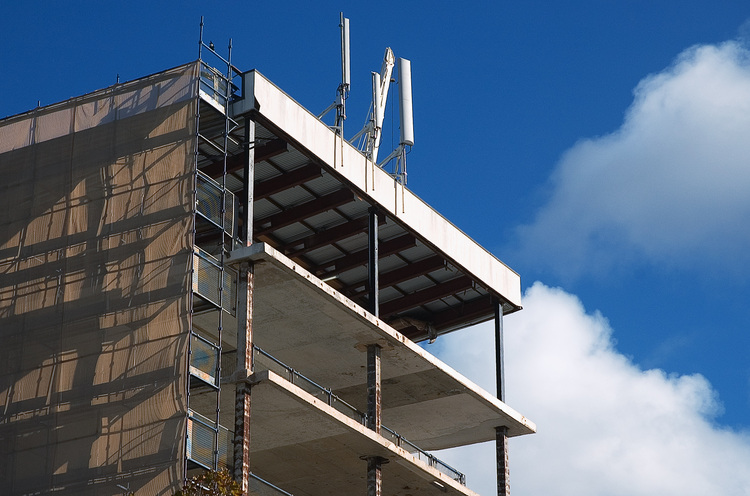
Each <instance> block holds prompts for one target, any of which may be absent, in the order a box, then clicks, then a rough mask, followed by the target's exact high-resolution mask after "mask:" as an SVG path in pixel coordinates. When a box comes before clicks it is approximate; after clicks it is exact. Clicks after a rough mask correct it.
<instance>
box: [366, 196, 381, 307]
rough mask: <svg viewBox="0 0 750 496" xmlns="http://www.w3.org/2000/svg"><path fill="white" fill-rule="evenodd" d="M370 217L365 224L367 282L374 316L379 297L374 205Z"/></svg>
mask: <svg viewBox="0 0 750 496" xmlns="http://www.w3.org/2000/svg"><path fill="white" fill-rule="evenodd" d="M369 213H370V218H369V221H368V225H367V248H368V249H367V251H368V262H367V282H368V284H369V287H370V295H369V297H368V305H369V307H370V308H368V310H370V313H371V314H373V315H374V316H375V317H379V316H380V298H379V292H380V288H379V284H378V211H377V209H376V208H375V207H372V208H370V210H369Z"/></svg>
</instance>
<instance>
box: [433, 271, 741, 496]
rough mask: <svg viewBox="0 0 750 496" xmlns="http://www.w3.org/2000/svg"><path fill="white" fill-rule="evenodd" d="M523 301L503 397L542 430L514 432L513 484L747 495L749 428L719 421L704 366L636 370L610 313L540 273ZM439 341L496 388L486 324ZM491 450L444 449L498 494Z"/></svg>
mask: <svg viewBox="0 0 750 496" xmlns="http://www.w3.org/2000/svg"><path fill="white" fill-rule="evenodd" d="M523 305H524V310H523V311H522V312H520V313H518V314H515V315H513V316H510V317H507V318H506V326H505V327H506V329H505V345H506V366H507V377H506V381H507V383H506V387H507V389H508V394H507V396H508V403H509V404H510V405H511V406H512V407H513V408H515V409H517V410H519V411H520V412H521V413H523V414H524V415H526V416H528V417H529V418H530V419H531V420H533V421H534V422H536V424H537V427H538V433H536V434H533V435H531V436H525V437H521V438H516V439H512V440H511V446H510V449H511V451H510V460H511V487H512V493H513V494H515V495H518V496H521V495H534V494H554V495H560V496H566V495H576V496H587V495H592V496H593V495H603V494H605V495H614V496H617V495H628V496H646V495H649V496H651V495H653V496H657V495H658V496H670V495H680V496H691V495H696V496H697V495H701V496H704V495H708V494H717V495H718V494H720V495H722V496H735V495H737V496H739V495H748V494H750V471H748V470H747V467H748V466H750V436H748V435H747V434H746V433H739V432H735V431H732V430H729V429H726V428H723V427H721V426H720V425H717V424H716V423H715V421H714V420H715V415H716V414H717V413H719V412H720V409H721V406H720V404H719V403H718V402H717V399H716V396H715V393H714V392H713V390H712V389H711V386H710V384H709V383H708V382H707V381H706V380H705V379H704V378H703V377H702V376H700V375H682V376H678V375H669V374H666V373H665V372H663V371H661V370H656V369H654V370H642V369H640V368H639V367H637V366H636V365H634V364H633V363H632V362H631V361H630V360H629V359H628V358H626V357H625V356H623V355H622V354H620V353H618V352H617V350H616V349H615V347H614V345H613V342H612V339H611V329H610V327H609V325H608V323H607V321H606V319H605V318H603V317H602V316H601V315H599V314H593V315H591V314H587V313H586V312H585V310H584V308H583V306H582V304H581V303H580V301H579V300H578V299H577V298H576V297H575V296H573V295H570V294H568V293H565V292H564V291H562V290H560V289H553V288H549V287H546V286H544V285H543V284H541V283H536V284H535V285H534V286H533V287H532V288H531V289H529V291H528V292H527V294H526V295H525V297H524V302H523ZM438 343H439V346H438V347H437V348H432V349H431V351H433V352H435V351H434V350H436V349H437V350H439V351H438V352H437V354H438V355H439V356H441V357H442V358H443V359H444V360H445V361H446V362H448V363H450V364H452V365H453V366H454V367H455V368H457V369H458V370H461V371H462V372H464V373H465V374H466V375H467V376H469V377H470V378H473V379H474V380H475V381H477V382H478V383H479V384H480V385H482V386H483V387H485V388H486V389H488V390H490V391H494V384H493V381H494V368H493V367H494V346H493V329H492V326H491V325H486V324H485V325H481V326H477V327H475V328H474V329H470V330H466V331H462V332H458V333H455V334H452V335H447V336H444V337H441V338H440V339H439V340H438ZM433 346H435V345H433ZM493 450H494V444H493V443H489V444H485V445H480V446H474V447H470V448H469V449H463V450H453V451H452V452H443V453H440V455H439V456H440V457H442V458H443V459H445V460H446V461H447V462H448V463H449V464H451V465H453V466H455V467H456V468H457V469H459V470H462V469H463V470H464V471H466V472H467V476H468V478H469V487H472V488H474V489H475V490H477V491H478V492H480V494H494V492H495V489H494V488H495V485H494V484H495V473H494V470H495V468H494V457H493V453H494V451H493Z"/></svg>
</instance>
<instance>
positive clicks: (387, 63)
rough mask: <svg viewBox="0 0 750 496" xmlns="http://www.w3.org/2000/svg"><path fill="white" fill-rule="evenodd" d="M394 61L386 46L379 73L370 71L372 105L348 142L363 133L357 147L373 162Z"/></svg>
mask: <svg viewBox="0 0 750 496" xmlns="http://www.w3.org/2000/svg"><path fill="white" fill-rule="evenodd" d="M395 62H396V59H395V58H394V56H393V50H391V49H390V48H386V49H385V55H384V56H383V65H382V67H381V68H380V73H379V74H378V73H377V72H373V73H372V105H371V106H370V114H369V116H368V120H367V123H366V124H365V127H363V128H362V130H361V131H360V132H358V133H357V134H356V135H354V137H353V138H352V139H350V140H349V143H354V142H355V141H356V140H357V139H359V138H360V136H362V135H364V136H365V137H364V139H363V140H362V142H360V144H359V149H360V151H363V152H364V153H365V155H366V156H367V158H369V159H370V160H372V161H373V162H377V161H378V149H379V148H380V136H381V132H382V129H383V117H384V116H385V104H386V102H387V100H388V88H389V87H390V84H391V74H392V73H393V66H394V65H395Z"/></svg>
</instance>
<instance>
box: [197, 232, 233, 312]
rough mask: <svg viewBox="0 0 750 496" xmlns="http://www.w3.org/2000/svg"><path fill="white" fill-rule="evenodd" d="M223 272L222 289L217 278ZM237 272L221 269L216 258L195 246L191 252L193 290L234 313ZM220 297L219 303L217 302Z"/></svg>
mask: <svg viewBox="0 0 750 496" xmlns="http://www.w3.org/2000/svg"><path fill="white" fill-rule="evenodd" d="M222 273H223V278H224V281H223V284H224V288H223V291H220V290H219V280H220V279H221V278H222ZM237 277H238V276H237V273H236V272H235V271H234V270H232V269H230V268H229V267H224V270H223V271H222V269H221V264H220V263H219V261H218V260H216V259H215V258H214V257H212V256H211V255H210V254H209V253H206V252H205V251H203V250H201V249H200V248H198V247H196V248H195V251H194V252H193V292H194V293H196V294H197V295H199V296H200V297H202V298H203V299H205V300H206V301H209V302H211V303H213V304H214V305H216V306H217V307H221V308H222V309H224V311H226V312H229V313H230V314H232V315H235V312H236V311H237V308H236V307H237V305H236V303H237ZM219 299H221V300H222V301H221V303H219Z"/></svg>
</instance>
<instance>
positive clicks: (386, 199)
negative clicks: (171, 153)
mask: <svg viewBox="0 0 750 496" xmlns="http://www.w3.org/2000/svg"><path fill="white" fill-rule="evenodd" d="M243 95H244V98H243V99H242V100H240V101H238V102H236V103H235V104H234V105H233V107H232V113H233V115H235V116H240V115H245V114H249V113H250V114H251V115H252V116H253V118H254V119H255V120H257V121H258V122H260V123H262V124H263V125H264V126H265V127H267V128H268V129H271V130H272V131H273V132H274V134H276V135H277V136H280V137H282V138H283V139H284V140H286V141H288V142H291V143H294V144H295V147H296V148H298V149H299V150H300V151H302V152H303V153H305V154H306V155H308V156H309V157H311V158H312V159H314V160H315V161H317V162H319V163H320V164H322V165H324V166H325V167H326V168H327V170H328V171H329V172H330V173H331V174H332V175H334V176H335V177H337V178H338V179H340V180H341V181H343V182H345V183H347V184H349V185H350V186H351V187H352V188H353V189H354V190H356V191H357V195H358V196H360V197H361V198H362V199H364V200H365V201H366V202H368V203H370V204H371V205H373V206H378V208H380V209H381V210H382V211H383V212H386V213H388V215H389V216H392V217H393V218H395V219H397V220H398V221H399V222H400V223H402V224H403V225H404V226H406V227H407V228H408V229H409V231H412V232H414V233H415V234H417V235H418V236H419V237H420V238H421V239H423V240H424V242H425V243H426V244H429V245H431V246H433V247H434V248H435V250H436V251H437V252H438V253H440V254H441V255H443V256H445V257H446V258H447V259H448V260H449V261H450V262H451V263H453V264H455V265H456V266H458V267H460V268H461V269H462V271H465V272H466V273H467V274H470V275H471V277H472V278H473V279H474V280H475V281H477V282H478V283H479V284H480V285H481V286H485V287H487V288H488V289H489V290H491V291H492V292H494V293H496V294H497V295H500V296H501V297H502V298H503V299H505V300H506V301H507V302H508V304H507V305H504V307H505V312H506V313H508V312H510V311H514V310H517V309H519V308H520V305H521V284H520V277H519V276H518V274H516V273H515V272H514V271H513V270H511V269H510V268H509V267H508V266H506V265H505V264H504V263H502V262H501V261H500V260H498V259H497V258H495V257H494V256H493V255H492V254H491V253H490V252H488V251H487V250H485V249H484V248H482V247H481V246H480V245H479V244H478V243H476V242H475V241H474V240H472V239H471V238H469V237H468V236H467V235H466V234H464V233H463V232H462V231H461V230H459V229H458V228H457V227H456V226H454V225H453V224H451V223H450V222H449V221H448V220H446V219H445V218H444V217H443V216H441V215H440V214H439V213H438V212H436V211H435V210H434V209H432V208H431V207H430V206H429V205H427V204H426V203H424V202H423V201H422V200H421V199H420V198H419V197H417V196H416V195H415V194H413V193H412V192H411V191H409V190H408V189H406V188H404V187H403V186H402V185H400V184H399V183H398V182H397V181H395V180H394V178H393V177H392V176H391V175H390V174H388V173H387V172H386V171H384V170H383V169H381V168H379V167H378V166H377V165H376V164H374V163H372V162H370V161H369V160H368V159H367V158H366V157H365V156H364V155H363V154H362V153H361V152H360V151H359V150H357V149H356V148H354V147H353V146H351V145H350V144H349V143H348V142H346V141H345V140H343V139H342V138H341V136H339V135H337V134H336V133H334V132H333V131H331V129H329V128H328V126H326V125H325V123H323V122H322V121H321V120H320V119H318V118H317V117H316V116H315V115H313V114H312V113H310V112H309V111H308V110H307V109H305V108H304V107H302V106H301V105H300V104H299V103H297V102H296V101H295V100H293V99H292V98H291V97H290V96H288V95H287V94H286V93H284V92H283V91H282V90H281V89H279V88H278V87H277V86H275V85H274V84H273V83H271V82H270V81H269V80H268V79H266V78H265V77H264V76H262V75H261V74H260V73H258V72H257V71H249V72H247V73H245V74H244V75H243Z"/></svg>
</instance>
